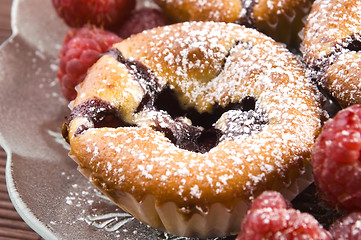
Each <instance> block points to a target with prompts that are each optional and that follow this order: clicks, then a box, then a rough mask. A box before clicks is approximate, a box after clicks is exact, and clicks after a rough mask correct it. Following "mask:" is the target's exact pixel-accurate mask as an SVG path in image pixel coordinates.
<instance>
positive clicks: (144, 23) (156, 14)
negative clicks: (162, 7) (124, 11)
mask: <svg viewBox="0 0 361 240" xmlns="http://www.w3.org/2000/svg"><path fill="white" fill-rule="evenodd" d="M167 22H168V21H167V19H166V17H165V16H164V15H163V13H162V12H161V11H159V10H157V9H154V8H142V9H140V10H138V11H135V12H134V13H132V14H131V16H130V17H129V18H128V19H127V20H126V21H125V22H124V24H123V25H122V26H121V28H120V30H119V36H120V37H121V38H127V37H129V36H130V35H132V34H136V33H140V32H142V31H144V30H147V29H152V28H155V27H160V26H164V25H167Z"/></svg>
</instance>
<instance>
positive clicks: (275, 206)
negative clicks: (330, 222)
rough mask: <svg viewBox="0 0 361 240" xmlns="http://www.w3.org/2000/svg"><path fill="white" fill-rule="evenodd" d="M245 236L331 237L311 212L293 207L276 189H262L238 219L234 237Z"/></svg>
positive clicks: (269, 239) (318, 239)
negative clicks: (239, 226) (263, 190)
mask: <svg viewBox="0 0 361 240" xmlns="http://www.w3.org/2000/svg"><path fill="white" fill-rule="evenodd" d="M248 239H267V240H276V239H289V240H296V239H313V240H328V239H329V240H331V235H330V234H329V232H328V231H326V230H325V229H323V227H322V226H321V225H320V224H319V223H318V221H317V220H316V219H315V218H314V217H313V216H311V215H310V214H307V213H301V212H300V211H298V210H296V209H293V208H292V207H291V204H290V203H288V202H286V201H285V199H284V198H283V196H282V195H281V194H280V193H278V192H275V191H265V192H263V193H262V194H261V195H260V196H259V197H258V198H256V199H255V200H254V202H253V203H252V206H251V208H250V209H249V211H248V213H247V215H246V217H245V218H244V220H243V222H242V231H241V232H240V234H239V235H238V237H237V240H248Z"/></svg>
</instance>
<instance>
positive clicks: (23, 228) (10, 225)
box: [0, 0, 42, 240]
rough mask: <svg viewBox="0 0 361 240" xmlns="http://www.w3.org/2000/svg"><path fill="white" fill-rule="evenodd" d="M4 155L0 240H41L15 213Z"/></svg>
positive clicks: (0, 27) (2, 16)
mask: <svg viewBox="0 0 361 240" xmlns="http://www.w3.org/2000/svg"><path fill="white" fill-rule="evenodd" d="M11 3H12V0H0V44H1V43H3V42H4V41H5V40H6V39H7V38H8V37H9V36H10V35H11V26H10V9H11ZM5 165H6V153H5V151H4V150H3V149H2V148H1V147H0V239H1V240H10V239H12V240H14V239H21V240H22V239H24V240H26V239H28V240H33V239H42V238H41V237H40V236H39V235H38V234H37V233H35V232H34V231H33V230H32V229H31V228H30V227H29V226H28V225H27V224H26V223H25V222H24V221H23V220H22V219H21V217H20V216H19V214H18V213H17V212H16V211H15V208H14V206H13V204H12V203H11V201H10V198H9V195H8V192H7V188H6V182H5Z"/></svg>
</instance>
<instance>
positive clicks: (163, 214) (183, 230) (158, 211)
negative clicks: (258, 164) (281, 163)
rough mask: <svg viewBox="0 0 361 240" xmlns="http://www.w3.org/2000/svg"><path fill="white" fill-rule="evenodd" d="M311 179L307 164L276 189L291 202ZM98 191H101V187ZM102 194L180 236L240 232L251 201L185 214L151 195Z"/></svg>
mask: <svg viewBox="0 0 361 240" xmlns="http://www.w3.org/2000/svg"><path fill="white" fill-rule="evenodd" d="M71 157H72V158H74V156H71ZM74 160H75V159H74ZM79 171H80V172H81V173H82V174H83V175H84V176H86V177H87V178H89V176H90V172H88V171H87V170H86V169H79ZM312 182H313V175H312V168H311V166H310V164H308V165H307V166H306V167H305V171H304V173H303V174H302V175H301V176H300V177H299V178H297V179H296V180H295V181H294V182H293V183H292V184H290V185H289V186H288V187H284V188H282V189H278V190H277V191H279V192H280V193H281V194H282V195H283V196H284V197H285V198H286V199H287V200H290V201H291V200H292V199H293V198H295V197H296V196H297V195H298V194H299V193H301V192H302V191H303V190H304V189H305V188H307V187H308V186H309V185H310V184H311V183H312ZM100 190H101V191H103V189H101V188H100ZM103 193H104V194H105V195H106V196H107V197H109V198H110V199H111V200H112V201H113V202H114V203H115V204H117V205H118V206H119V207H120V208H122V209H123V210H124V211H126V212H128V213H130V214H132V215H133V216H134V217H135V218H136V219H138V220H139V221H141V222H143V223H145V224H147V225H149V226H151V227H153V228H155V229H158V230H161V231H164V232H168V233H170V234H173V235H177V236H183V237H199V238H211V237H224V236H230V235H235V234H237V233H238V232H239V231H240V228H241V224H242V220H243V218H244V216H245V215H246V213H247V210H248V209H249V206H250V204H251V201H245V200H239V201H238V203H236V204H235V206H234V207H233V209H229V208H227V207H226V206H225V205H224V204H222V203H221V202H218V203H214V204H212V205H210V206H209V210H208V211H207V212H206V213H202V214H199V213H195V214H192V215H191V216H190V217H185V216H184V214H183V213H182V210H181V209H180V208H179V207H178V206H177V205H176V204H175V203H174V202H166V203H162V204H161V205H159V204H157V201H156V199H155V197H154V196H153V195H151V194H149V195H147V196H146V197H145V198H144V199H143V200H142V201H137V200H136V199H135V198H134V197H133V196H132V195H131V194H129V193H127V192H123V191H112V194H111V195H109V194H108V193H107V192H105V191H103Z"/></svg>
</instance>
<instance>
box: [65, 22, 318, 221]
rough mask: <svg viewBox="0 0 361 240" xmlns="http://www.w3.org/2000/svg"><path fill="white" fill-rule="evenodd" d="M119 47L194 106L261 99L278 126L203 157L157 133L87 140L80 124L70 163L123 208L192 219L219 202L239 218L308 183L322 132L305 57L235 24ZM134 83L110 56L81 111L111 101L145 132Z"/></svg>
mask: <svg viewBox="0 0 361 240" xmlns="http://www.w3.org/2000/svg"><path fill="white" fill-rule="evenodd" d="M114 47H115V48H116V49H118V50H119V52H121V53H122V56H123V58H124V59H136V60H137V61H139V62H141V63H142V64H143V65H144V66H146V67H147V68H148V69H151V71H152V73H153V74H154V75H155V76H156V78H157V79H158V84H159V85H160V86H161V87H165V86H172V88H173V89H174V90H175V92H176V93H177V94H178V96H179V99H180V101H181V103H183V104H184V105H186V106H191V107H194V108H196V109H197V110H198V111H199V112H210V111H211V109H212V106H213V105H215V104H218V105H220V106H227V105H228V104H230V103H237V102H239V101H240V100H242V99H243V98H244V97H246V96H254V97H255V98H256V99H257V107H259V108H262V109H264V110H265V111H266V112H267V115H268V119H269V122H268V125H266V126H265V127H264V129H263V130H262V131H260V132H258V133H254V134H251V135H250V136H245V135H243V136H239V137H235V138H233V139H227V140H224V141H221V142H220V143H219V144H218V145H217V146H216V147H214V148H212V149H211V150H210V151H209V152H207V153H196V152H192V151H188V150H184V149H181V148H179V147H177V146H176V145H174V144H173V143H172V142H171V141H170V140H169V139H168V138H166V137H165V135H164V134H163V133H162V132H159V131H155V130H153V129H152V128H151V126H142V127H117V128H109V127H108V128H106V127H103V128H92V127H90V128H89V129H87V130H85V131H83V132H82V133H81V134H77V131H78V130H79V128H80V127H81V126H88V125H91V124H90V122H89V119H87V118H86V117H81V116H79V117H76V118H74V119H73V120H72V121H71V122H70V126H69V139H70V145H71V152H70V155H71V156H73V158H74V159H75V160H76V161H77V162H78V164H79V167H80V169H81V170H82V171H83V172H84V173H85V175H86V176H87V177H89V178H90V179H91V180H92V181H93V182H95V184H96V185H97V186H98V187H100V189H102V191H104V192H105V193H106V194H107V195H108V196H110V197H111V198H112V199H114V201H115V202H117V203H118V204H120V205H121V206H122V207H124V208H125V209H129V208H130V207H129V206H127V205H125V204H124V203H122V201H120V200H119V196H121V195H122V193H123V195H124V194H130V195H131V196H133V197H134V198H135V199H136V201H139V202H142V200H144V199H145V198H147V197H148V196H152V197H154V201H155V204H156V206H162V205H164V204H167V203H175V205H176V206H177V207H178V208H179V212H181V213H182V214H183V216H184V217H185V218H187V217H188V218H189V217H191V216H193V215H194V214H195V213H202V214H204V213H206V212H207V210H208V209H209V208H210V207H211V206H212V204H217V203H220V204H222V205H223V206H225V207H226V208H227V209H229V210H232V209H234V208H235V206H236V205H237V204H238V203H239V201H249V199H251V198H253V197H254V196H256V195H257V194H259V193H260V192H262V191H263V190H265V189H276V190H280V189H283V188H287V187H288V186H289V185H290V184H291V183H292V182H294V181H295V179H296V178H297V177H299V176H300V175H301V173H302V171H303V169H304V166H305V165H307V162H308V160H309V151H310V147H311V146H312V145H313V142H314V139H315V136H316V135H317V133H318V131H319V127H320V118H319V117H320V108H319V104H318V96H317V91H316V90H315V88H314V87H313V86H312V85H311V83H310V82H309V80H308V79H307V78H306V75H305V72H304V69H303V68H302V66H301V64H300V63H299V61H298V60H297V59H296V57H294V56H293V55H292V54H290V53H289V52H288V51H287V50H286V49H284V48H282V47H281V46H280V45H278V44H277V43H276V42H274V41H273V40H271V39H270V38H268V37H266V36H264V35H263V34H260V33H258V32H256V31H254V30H250V29H246V28H244V27H241V26H239V25H235V24H225V23H214V22H205V23H203V22H198V23H196V22H191V23H182V24H176V25H172V26H167V27H162V28H158V29H154V30H150V31H147V32H144V33H142V34H138V35H135V36H132V37H131V38H129V39H127V40H124V41H122V42H121V43H118V44H116V45H114ZM132 76H133V75H132V74H130V73H129V69H128V70H127V68H126V67H125V66H124V64H122V63H120V62H117V61H116V60H115V59H114V58H113V57H111V56H109V55H106V56H103V57H102V58H101V59H100V60H99V61H98V62H97V63H96V64H95V65H94V66H93V67H92V68H91V70H90V71H89V74H88V76H87V77H86V79H85V81H84V82H83V83H82V84H81V86H80V89H79V92H78V97H77V98H76V99H75V102H74V107H77V106H79V105H81V104H82V103H84V102H86V101H87V100H91V99H94V98H97V99H102V100H104V101H106V102H110V103H111V105H112V106H113V107H115V108H116V109H118V111H119V115H121V116H122V117H123V118H124V119H126V120H127V121H128V122H131V123H134V124H137V123H139V119H138V117H139V115H140V114H139V113H136V112H135V109H136V108H137V106H138V105H139V104H140V102H141V101H142V97H143V96H144V92H142V90H141V85H140V84H139V81H137V80H136V79H134V77H132ZM143 114H145V115H146V114H149V113H148V112H143ZM148 117H149V119H150V121H151V120H152V118H151V116H150V115H148ZM117 199H118V200H117ZM147 223H148V224H151V225H152V226H155V227H159V226H158V224H159V222H157V223H154V224H152V223H149V222H147Z"/></svg>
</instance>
